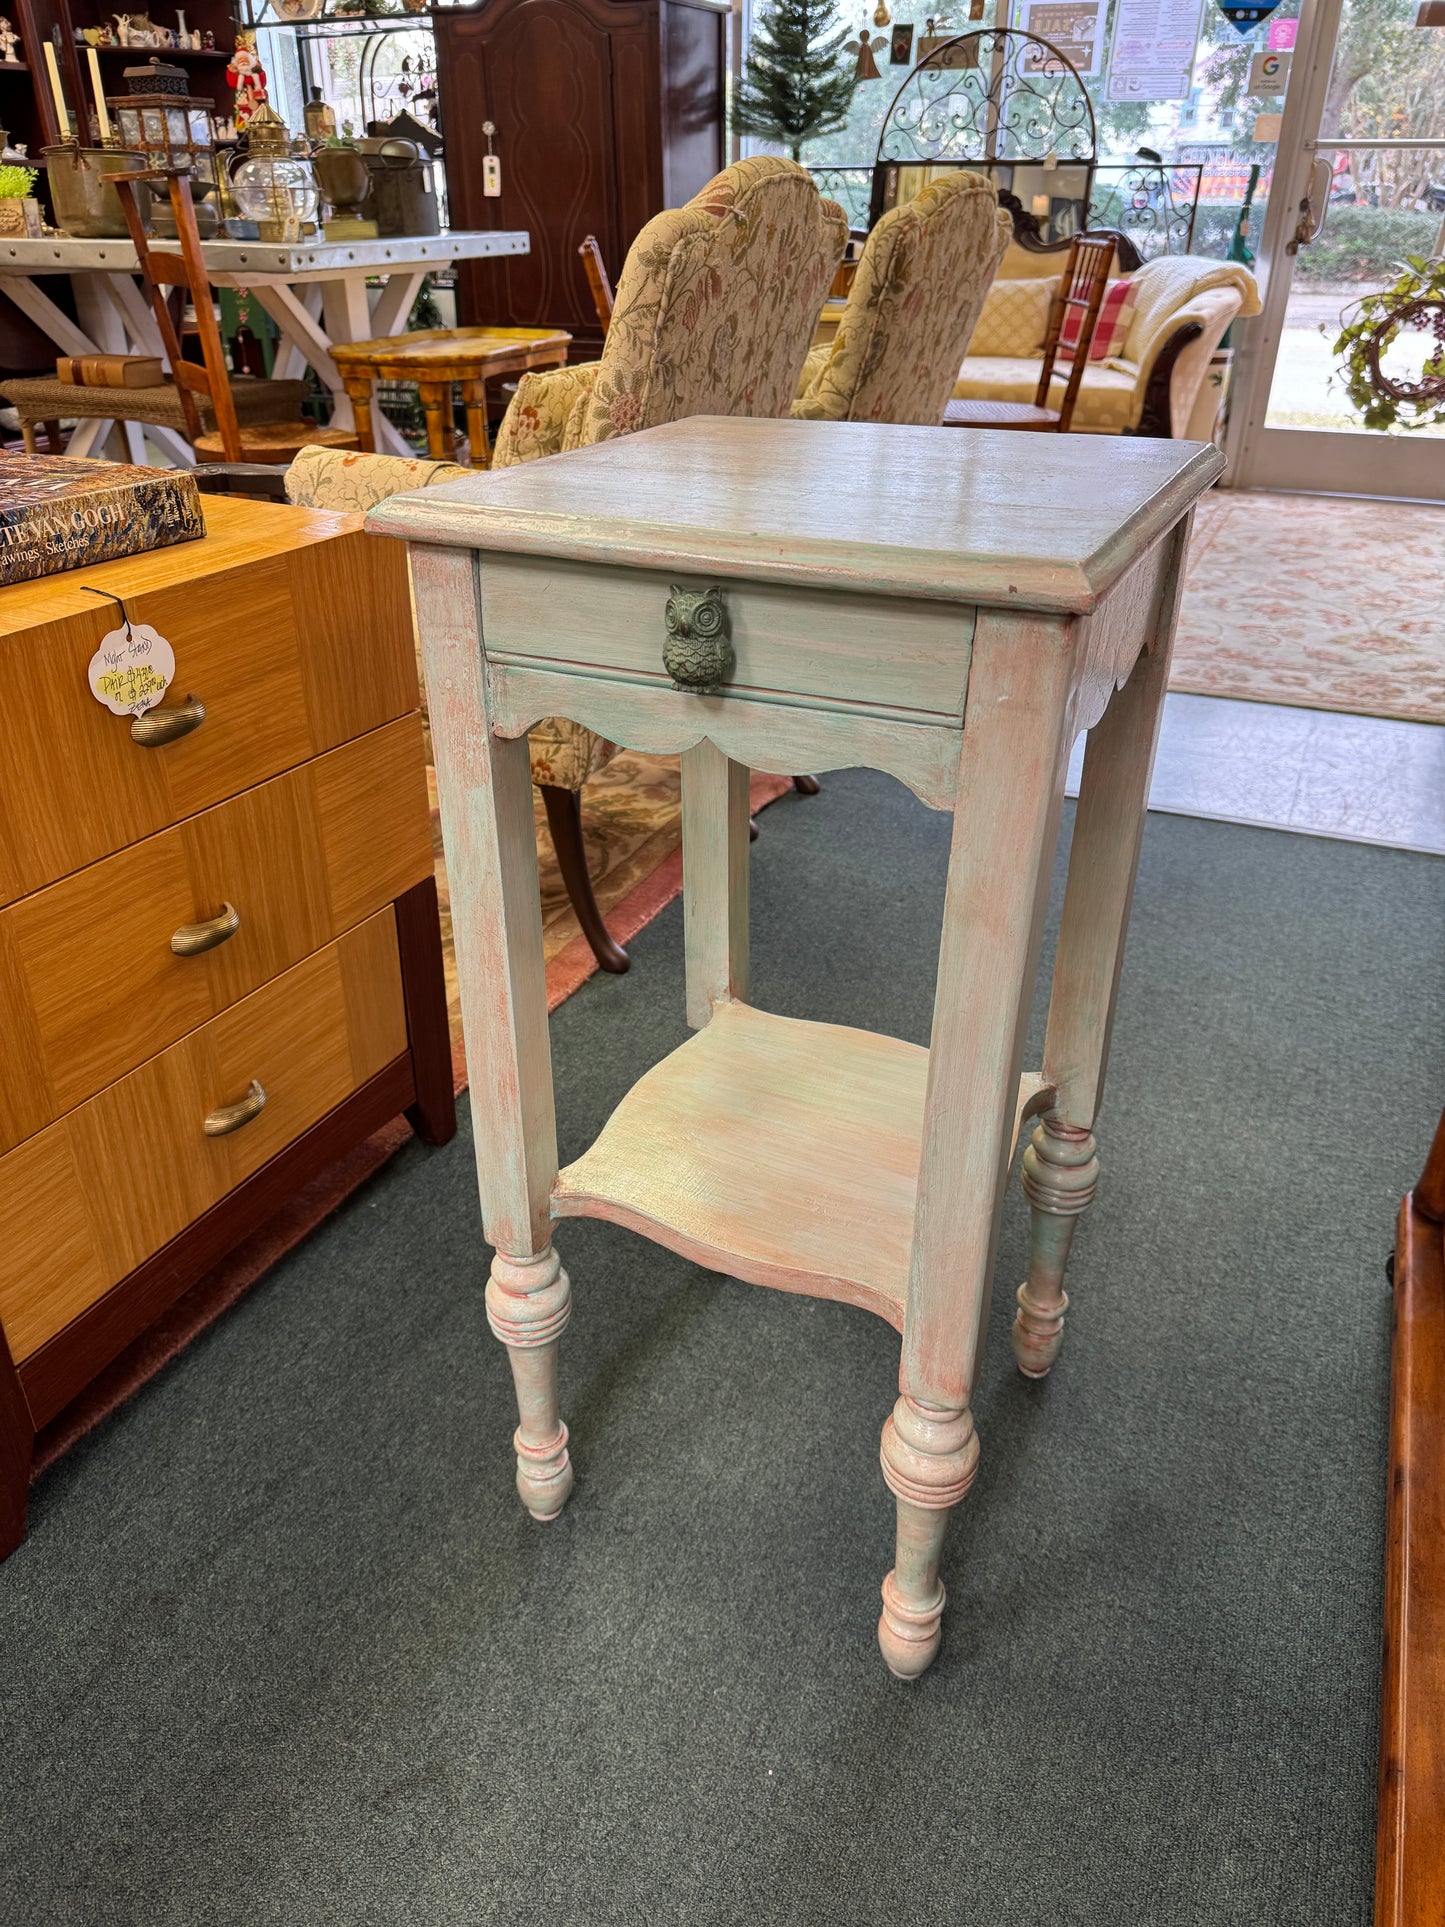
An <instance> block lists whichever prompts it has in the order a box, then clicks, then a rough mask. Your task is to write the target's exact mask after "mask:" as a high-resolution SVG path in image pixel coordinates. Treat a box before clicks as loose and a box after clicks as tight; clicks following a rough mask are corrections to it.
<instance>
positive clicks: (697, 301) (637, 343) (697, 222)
mask: <svg viewBox="0 0 1445 1927" xmlns="http://www.w3.org/2000/svg"><path fill="white" fill-rule="evenodd" d="M847 239H848V227H847V220H846V218H845V216H844V214H843V211H842V209H841V208H839V207H837V206H836V205H835V204H834V203H833V202H832V201H824V200H820V199H819V197H818V191H817V189H816V188H815V187H814V185H813V182H812V179H811V177H810V176H809V175H808V173H807V172H806V170H805V169H803V168H801V167H799V166H798V165H797V163H796V162H794V161H787V160H782V159H779V158H778V157H776V156H774V155H756V156H754V157H753V158H752V159H750V160H745V161H739V162H737V163H736V165H734V166H732V167H728V168H724V169H723V171H722V173H721V174H718V175H717V176H715V178H714V179H713V180H711V181H709V182H708V184H707V186H706V187H705V188H703V190H702V192H701V193H700V194H697V195H695V196H694V197H693V199H692V200H690V201H689V202H688V203H687V204H686V206H684V207H679V208H670V209H668V210H667V212H666V213H663V214H659V215H657V216H656V217H655V219H653V220H651V221H649V222H648V224H647V226H646V227H645V228H644V229H643V230H642V232H641V233H640V234H639V235H638V237H637V239H636V240H635V241H634V242H633V244H632V247H631V249H630V251H629V253H628V256H627V262H626V265H625V266H624V268H623V270H622V279H621V281H620V282H619V283H618V287H617V300H616V304H615V305H614V307H613V310H612V323H611V326H610V327H609V328H608V331H607V341H606V344H605V346H604V348H603V350H602V359H601V360H600V361H598V362H592V363H584V364H582V365H581V366H580V367H575V368H565V369H558V370H556V371H554V372H551V373H546V374H540V375H532V376H528V377H527V378H526V380H525V381H523V382H522V383H521V384H520V385H519V387H518V390H517V394H516V396H515V398H514V399H513V401H512V405H511V407H510V408H509V409H508V410H507V417H506V420H505V421H504V422H503V423H502V427H501V430H500V431H499V433H498V436H497V445H496V451H495V453H494V455H493V465H494V466H496V467H501V468H505V467H508V466H510V465H511V464H512V463H514V462H518V461H530V460H532V459H533V458H534V457H535V456H537V455H550V454H558V453H561V452H563V451H564V450H567V449H572V448H585V447H590V446H591V444H592V443H593V442H602V441H608V440H610V439H611V437H612V436H614V435H630V434H633V433H635V432H636V431H637V430H638V429H642V428H655V427H657V426H658V425H659V424H661V423H662V422H671V421H681V420H682V419H683V418H684V417H685V416H688V415H782V414H786V412H787V408H788V403H789V401H790V400H791V398H792V395H793V392H794V388H795V385H796V383H797V379H798V371H799V369H800V368H801V367H802V365H803V357H804V355H805V354H806V353H807V349H808V342H809V340H810V338H811V336H812V332H813V326H814V323H815V322H816V321H817V318H818V310H819V309H820V308H821V307H822V305H823V297H824V296H825V295H826V293H827V292H828V286H829V283H830V282H831V280H832V278H833V271H834V269H835V268H836V266H837V264H838V262H839V261H840V260H841V258H842V255H843V249H844V247H845V246H846V245H847Z"/></svg>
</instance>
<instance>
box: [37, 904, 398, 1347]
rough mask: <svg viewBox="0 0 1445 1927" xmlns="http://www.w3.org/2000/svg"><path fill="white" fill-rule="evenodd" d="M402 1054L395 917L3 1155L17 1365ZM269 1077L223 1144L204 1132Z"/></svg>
mask: <svg viewBox="0 0 1445 1927" xmlns="http://www.w3.org/2000/svg"><path fill="white" fill-rule="evenodd" d="M406 1046H407V1031H406V1015H405V1010H404V1007H403V1003H402V985H401V968H400V963H399V960H398V956H397V941H396V920H395V917H394V915H393V913H392V911H391V909H390V908H387V909H386V910H383V911H382V912H381V914H380V915H379V916H375V917H371V918H369V919H368V920H367V921H366V922H365V923H363V924H360V925H358V926H357V928H356V929H354V930H351V931H348V932H347V934H346V935H345V936H344V937H342V938H341V939H340V940H339V941H338V942H336V943H333V944H328V945H327V947H326V948H325V949H324V950H321V951H318V952H317V953H316V955H315V956H312V957H308V958H307V959H306V961H305V962H304V963H300V964H297V965H296V967H295V968H294V969H292V970H288V971H287V972H286V973H285V974H284V975H283V976H281V977H278V978H276V979H275V980H274V981H273V982H271V983H269V984H267V985H266V987H265V988H264V989H262V990H258V991H256V992H254V993H253V994H252V995H251V996H249V997H246V998H244V999H243V1000H242V1001H241V1002H240V1003H238V1004H236V1005H235V1006H234V1007H233V1008H232V1009H230V1010H228V1011H225V1012H224V1013H223V1014H222V1015H221V1016H219V1017H215V1018H212V1020H211V1021H210V1023H208V1024H205V1025H203V1026H202V1028H201V1029H200V1030H197V1031H194V1032H193V1033H192V1034H191V1035H190V1036H189V1037H186V1038H183V1039H182V1041H181V1042H180V1043H179V1044H175V1045H173V1046H172V1047H171V1049H169V1050H167V1051H163V1052H162V1053H161V1054H160V1056H158V1057H155V1058H152V1059H151V1061H150V1062H149V1063H148V1064H144V1065H142V1066H141V1068H140V1069H139V1070H137V1071H133V1072H132V1073H131V1074H130V1076H129V1077H124V1078H122V1079H121V1080H120V1082H119V1083H116V1084H112V1085H111V1086H110V1088H109V1089H108V1090H105V1091H102V1092H101V1093H100V1095H99V1096H98V1097H93V1098H92V1099H91V1100H90V1101H89V1103H86V1104H82V1105H81V1106H79V1108H78V1109H76V1110H74V1111H71V1112H70V1113H69V1115H68V1116H66V1117H64V1118H62V1119H61V1120H60V1121H59V1122H58V1123H56V1124H52V1125H51V1126H50V1127H49V1129H47V1130H44V1131H41V1132H39V1133H38V1134H37V1135H36V1136H35V1137H32V1138H30V1139H28V1140H27V1141H26V1142H25V1143H24V1144H22V1145H21V1146H19V1148H18V1149H16V1150H14V1151H11V1152H9V1153H7V1155H6V1156H4V1157H3V1158H0V1324H3V1326H4V1330H5V1336H6V1338H7V1340H8V1341H9V1345H10V1350H11V1353H12V1355H13V1357H14V1358H15V1360H16V1362H17V1363H19V1362H20V1361H21V1360H22V1359H25V1358H28V1357H29V1356H30V1354H31V1353H32V1352H34V1351H36V1350H37V1349H38V1348H39V1347H40V1346H41V1345H43V1344H44V1343H45V1341H46V1340H47V1339H48V1338H51V1337H53V1336H54V1334H55V1333H56V1332H58V1331H59V1330H61V1328H62V1327H63V1326H65V1325H66V1324H68V1323H69V1322H70V1320H71V1319H72V1318H74V1317H75V1316H76V1315H77V1314H78V1313H80V1312H82V1311H84V1310H85V1308H86V1307H87V1306H88V1305H91V1304H94V1302H95V1301H96V1300H97V1299H98V1298H100V1297H101V1296H102V1295H103V1294H104V1293H105V1292H107V1291H108V1290H109V1289H110V1288H111V1286H112V1285H114V1284H117V1283H118V1282H119V1281H120V1280H121V1279H122V1278H123V1277H125V1275H126V1274H127V1272H130V1271H132V1270H134V1269H135V1267H136V1266H137V1265H139V1264H141V1263H143V1262H144V1261H145V1260H146V1259H147V1258H149V1257H150V1256H151V1255H152V1254H153V1253H154V1252H156V1251H158V1250H159V1249H160V1248H161V1246H162V1245H164V1244H166V1243H167V1242H168V1241H169V1240H170V1239H171V1238H173V1237H175V1236H176V1235H177V1233H178V1232H180V1231H183V1230H184V1229H185V1227H186V1226H187V1225H188V1224H190V1223H191V1222H192V1221H193V1220H194V1219H196V1218H198V1217H200V1215H201V1214H202V1212H204V1211H207V1210H209V1209H210V1207H211V1206H212V1205H214V1204H216V1203H217V1202H219V1200H220V1199H221V1198H223V1197H224V1196H225V1195H226V1193H227V1192H228V1191H230V1190H231V1189H233V1187H234V1186H236V1185H238V1184H239V1183H241V1181H242V1180H243V1179H245V1178H247V1177H249V1176H250V1175H251V1173H252V1172H253V1171H256V1170H258V1169H259V1168H260V1167H261V1166H262V1165H263V1164H264V1163H265V1162H266V1161H267V1159H268V1158H271V1157H273V1156H274V1155H275V1154H276V1153H277V1152H278V1151H280V1150H281V1149H283V1147H284V1146H286V1145H287V1144H289V1143H290V1142H291V1141H292V1140H293V1139H294V1138H296V1137H299V1136H300V1135H301V1133H302V1132H303V1131H306V1130H309V1128H310V1127H311V1126H312V1125H313V1124H315V1123H316V1122H317V1121H318V1120H319V1119H320V1118H322V1117H324V1116H325V1115H326V1113H327V1112H328V1111H329V1110H331V1109H332V1108H333V1107H334V1106H335V1105H337V1104H339V1103H341V1101H342V1100H343V1099H344V1098H346V1097H347V1096H349V1095H350V1093H351V1092H352V1091H354V1090H356V1089H357V1088H359V1086H361V1085H362V1084H364V1083H365V1082H366V1081H367V1079H368V1078H370V1077H374V1076H375V1075H376V1073H377V1072H378V1071H380V1070H382V1069H384V1068H385V1066H386V1065H387V1064H389V1063H390V1062H391V1061H392V1059H393V1058H396V1057H399V1056H400V1055H401V1053H402V1052H403V1051H404V1050H405V1049H406ZM253 1080H255V1081H256V1082H259V1084H260V1085H261V1087H262V1088H263V1089H264V1091H265V1094H266V1101H265V1105H264V1108H262V1109H261V1110H260V1111H259V1112H258V1113H257V1114H256V1115H255V1116H254V1117H252V1118H251V1119H250V1120H249V1121H248V1122H245V1123H243V1124H241V1125H240V1127H239V1128H238V1129H236V1130H233V1131H231V1132H230V1133H229V1134H228V1135H225V1136H207V1134H206V1131H205V1129H204V1123H205V1120H206V1118H207V1117H208V1116H211V1115H212V1114H214V1113H216V1112H217V1111H218V1110H220V1109H221V1108H222V1107H225V1106H232V1105H235V1104H236V1103H237V1102H238V1101H239V1100H241V1099H243V1098H244V1097H245V1096H246V1094H247V1092H248V1090H249V1089H250V1088H251V1087H252V1083H253Z"/></svg>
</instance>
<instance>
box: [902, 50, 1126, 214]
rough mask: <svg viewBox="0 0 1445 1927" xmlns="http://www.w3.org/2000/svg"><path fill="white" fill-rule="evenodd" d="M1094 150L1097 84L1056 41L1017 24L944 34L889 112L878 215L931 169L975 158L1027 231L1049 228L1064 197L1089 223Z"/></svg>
mask: <svg viewBox="0 0 1445 1927" xmlns="http://www.w3.org/2000/svg"><path fill="white" fill-rule="evenodd" d="M1095 157H1096V129H1095V125H1094V109H1093V106H1092V104H1091V102H1090V100H1089V93H1088V89H1087V88H1086V87H1085V85H1084V81H1083V78H1082V76H1081V75H1080V74H1079V72H1078V70H1077V68H1075V67H1074V66H1073V65H1072V63H1071V62H1070V61H1069V59H1068V57H1067V56H1066V55H1065V54H1063V53H1062V52H1061V51H1060V50H1059V49H1058V48H1057V47H1055V46H1054V45H1053V44H1052V43H1051V42H1050V41H1047V40H1042V39H1040V38H1039V36H1038V35H1037V34H1031V33H1022V32H1020V31H1018V30H1017V29H1015V28H1012V27H985V28H981V29H979V30H977V31H975V32H973V33H965V34H958V35H955V36H954V37H953V38H951V39H948V40H944V41H942V42H939V41H938V40H936V39H935V40H933V41H932V42H931V43H930V44H929V47H928V51H927V53H926V54H925V55H924V57H923V59H922V60H920V61H919V62H918V65H917V66H916V67H914V69H913V70H912V72H911V73H910V74H909V75H908V78H907V79H906V80H905V81H904V83H903V85H902V86H901V87H900V88H899V89H898V92H897V93H896V94H895V95H894V97H893V102H892V105H891V106H890V107H889V109H888V112H887V115H886V116H885V117H884V121H883V130H882V133H881V134H880V135H879V138H878V153H877V157H876V159H875V161H874V167H873V189H872V206H871V208H870V219H871V220H873V221H876V220H877V218H878V216H879V215H880V214H881V213H883V212H884V210H885V209H886V208H889V207H894V206H897V205H898V203H899V202H900V201H906V200H910V199H911V198H912V196H913V194H914V193H915V192H917V190H918V189H919V188H920V187H922V186H923V185H924V184H925V183H926V181H927V180H928V179H930V178H932V176H931V174H930V173H929V172H928V170H929V169H931V168H934V167H940V166H943V167H948V166H976V167H978V168H979V169H980V170H981V171H982V172H985V173H989V174H992V175H993V176H994V179H995V181H996V183H997V185H998V188H999V199H1000V202H1001V203H1003V204H1004V205H1006V206H1009V207H1010V209H1011V211H1012V212H1013V213H1014V217H1015V225H1016V227H1021V228H1022V230H1023V231H1024V232H1028V231H1030V229H1031V230H1032V232H1033V233H1034V234H1035V235H1041V234H1043V233H1044V231H1045V229H1046V227H1047V225H1048V223H1049V219H1050V215H1051V213H1052V211H1053V206H1054V204H1055V203H1056V202H1063V203H1066V204H1067V205H1068V206H1069V207H1073V206H1077V208H1078V210H1079V212H1078V215H1077V218H1076V220H1075V225H1083V223H1084V220H1085V218H1086V211H1087V209H1088V205H1089V198H1090V193H1091V190H1092V187H1093V176H1094V162H1095ZM1020 217H1022V218H1020ZM1049 238H1053V239H1057V238H1059V236H1058V235H1057V234H1054V235H1051V236H1050V237H1049Z"/></svg>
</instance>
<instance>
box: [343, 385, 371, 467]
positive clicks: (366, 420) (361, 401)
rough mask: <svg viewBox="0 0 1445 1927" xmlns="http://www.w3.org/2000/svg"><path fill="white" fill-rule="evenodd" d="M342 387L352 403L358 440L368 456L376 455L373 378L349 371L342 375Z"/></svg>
mask: <svg viewBox="0 0 1445 1927" xmlns="http://www.w3.org/2000/svg"><path fill="white" fill-rule="evenodd" d="M341 385H342V387H343V388H344V389H345V390H346V399H347V400H348V401H349V402H350V403H351V413H352V418H353V421H354V423H355V427H356V439H357V441H359V442H360V444H361V446H362V449H363V450H364V451H365V453H366V454H368V455H374V454H375V453H376V435H375V431H374V430H373V428H372V425H371V394H372V381H371V376H370V375H354V374H352V373H351V372H350V370H349V369H348V370H346V371H345V372H343V374H342V377H341Z"/></svg>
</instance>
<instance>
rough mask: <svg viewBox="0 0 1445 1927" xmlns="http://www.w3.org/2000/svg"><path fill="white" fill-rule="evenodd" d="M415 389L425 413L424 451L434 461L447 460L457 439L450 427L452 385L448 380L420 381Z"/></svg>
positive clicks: (454, 431)
mask: <svg viewBox="0 0 1445 1927" xmlns="http://www.w3.org/2000/svg"><path fill="white" fill-rule="evenodd" d="M417 391H418V393H419V394H420V396H421V405H422V409H423V411H424V412H425V414H426V452H427V454H428V455H430V456H431V458H432V460H433V461H434V462H449V461H450V460H451V458H452V452H453V450H454V449H455V447H456V440H457V437H456V430H455V429H454V428H453V427H452V385H451V383H450V382H449V381H420V382H418V383H417Z"/></svg>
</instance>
